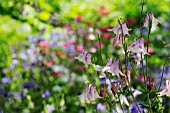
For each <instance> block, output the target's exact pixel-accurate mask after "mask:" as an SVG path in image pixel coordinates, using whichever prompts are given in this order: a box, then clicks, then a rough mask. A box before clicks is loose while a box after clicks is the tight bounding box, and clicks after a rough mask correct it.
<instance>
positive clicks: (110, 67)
mask: <svg viewBox="0 0 170 113" xmlns="http://www.w3.org/2000/svg"><path fill="white" fill-rule="evenodd" d="M95 70H97V71H102V73H104V72H105V71H108V72H109V73H112V74H113V75H117V76H119V75H122V76H124V74H123V73H122V72H121V71H120V69H119V60H118V59H115V60H114V62H112V59H111V58H110V59H108V63H107V64H106V66H104V67H101V66H99V65H96V66H95ZM103 75H104V74H103Z"/></svg>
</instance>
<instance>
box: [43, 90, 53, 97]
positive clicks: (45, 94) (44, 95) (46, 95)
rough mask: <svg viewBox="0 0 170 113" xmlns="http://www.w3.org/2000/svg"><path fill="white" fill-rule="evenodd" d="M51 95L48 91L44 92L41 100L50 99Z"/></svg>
mask: <svg viewBox="0 0 170 113" xmlns="http://www.w3.org/2000/svg"><path fill="white" fill-rule="evenodd" d="M50 96H51V94H50V92H49V91H48V90H45V91H44V93H43V94H42V98H46V97H50Z"/></svg>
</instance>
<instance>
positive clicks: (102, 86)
mask: <svg viewBox="0 0 170 113" xmlns="http://www.w3.org/2000/svg"><path fill="white" fill-rule="evenodd" d="M100 96H101V97H103V98H105V97H106V86H105V85H104V84H100Z"/></svg>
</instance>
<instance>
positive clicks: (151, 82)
mask: <svg viewBox="0 0 170 113" xmlns="http://www.w3.org/2000/svg"><path fill="white" fill-rule="evenodd" d="M146 84H147V87H148V89H149V91H151V90H152V89H153V88H154V87H155V79H154V78H153V77H147V81H146Z"/></svg>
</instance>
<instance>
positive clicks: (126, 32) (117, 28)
mask: <svg viewBox="0 0 170 113" xmlns="http://www.w3.org/2000/svg"><path fill="white" fill-rule="evenodd" d="M122 30H123V35H124V36H125V35H128V36H130V34H129V31H130V30H131V29H128V28H127V25H126V22H123V24H122V28H121V25H120V24H117V25H116V26H115V27H114V28H112V29H109V31H113V32H114V33H115V34H116V35H120V34H122Z"/></svg>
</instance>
